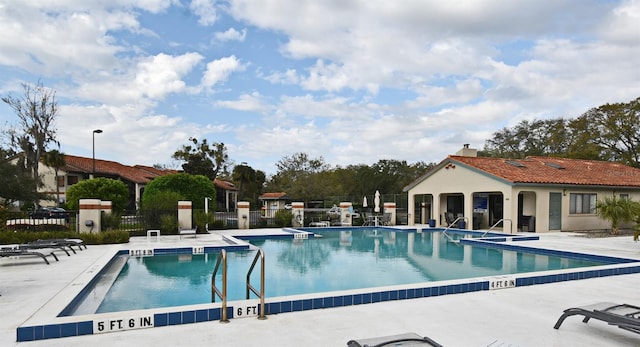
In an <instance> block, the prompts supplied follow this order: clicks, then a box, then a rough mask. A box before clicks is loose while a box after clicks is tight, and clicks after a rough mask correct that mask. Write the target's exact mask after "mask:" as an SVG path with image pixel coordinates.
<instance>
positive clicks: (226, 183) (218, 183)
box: [213, 178, 238, 190]
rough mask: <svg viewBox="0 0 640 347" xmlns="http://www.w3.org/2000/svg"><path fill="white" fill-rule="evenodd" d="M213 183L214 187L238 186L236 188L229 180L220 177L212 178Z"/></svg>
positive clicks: (231, 188)
mask: <svg viewBox="0 0 640 347" xmlns="http://www.w3.org/2000/svg"><path fill="white" fill-rule="evenodd" d="M213 184H214V185H215V186H216V187H219V188H222V189H224V190H238V188H236V186H235V185H234V184H233V183H231V182H229V181H224V180H221V179H218V178H216V179H215V180H213Z"/></svg>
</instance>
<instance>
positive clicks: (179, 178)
mask: <svg viewBox="0 0 640 347" xmlns="http://www.w3.org/2000/svg"><path fill="white" fill-rule="evenodd" d="M163 192H174V193H177V194H179V196H180V197H181V199H180V200H188V201H191V203H192V206H193V208H194V209H196V208H197V209H201V208H204V199H205V198H211V199H212V201H215V198H216V188H215V186H214V185H213V181H211V180H210V179H208V178H207V177H205V176H200V175H189V174H185V173H180V174H174V175H166V176H160V177H156V178H154V179H153V181H151V182H149V184H147V185H146V187H145V189H144V194H143V195H142V206H143V207H144V206H152V205H153V204H154V201H155V203H157V198H156V197H155V196H156V195H158V194H162V193H163ZM154 207H157V206H154ZM176 208H177V202H176Z"/></svg>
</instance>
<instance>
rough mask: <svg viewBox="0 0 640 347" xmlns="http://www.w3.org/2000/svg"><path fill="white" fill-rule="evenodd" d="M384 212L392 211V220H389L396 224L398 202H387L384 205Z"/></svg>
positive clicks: (390, 222)
mask: <svg viewBox="0 0 640 347" xmlns="http://www.w3.org/2000/svg"><path fill="white" fill-rule="evenodd" d="M383 206H384V207H383V209H382V212H383V213H390V214H391V220H390V221H389V224H390V225H396V203H395V202H385V203H384V205H383Z"/></svg>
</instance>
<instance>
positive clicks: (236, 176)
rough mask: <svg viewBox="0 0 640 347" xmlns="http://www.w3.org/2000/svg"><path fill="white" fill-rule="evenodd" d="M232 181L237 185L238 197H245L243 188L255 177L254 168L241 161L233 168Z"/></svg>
mask: <svg viewBox="0 0 640 347" xmlns="http://www.w3.org/2000/svg"><path fill="white" fill-rule="evenodd" d="M232 177H233V181H234V182H235V183H236V184H237V185H238V196H239V199H241V200H242V199H244V198H245V194H244V193H245V188H246V187H247V186H248V185H249V184H250V183H251V182H253V181H255V179H256V170H254V169H253V168H252V167H251V166H248V165H246V164H245V163H242V164H240V165H236V166H235V167H234V168H233V176H232Z"/></svg>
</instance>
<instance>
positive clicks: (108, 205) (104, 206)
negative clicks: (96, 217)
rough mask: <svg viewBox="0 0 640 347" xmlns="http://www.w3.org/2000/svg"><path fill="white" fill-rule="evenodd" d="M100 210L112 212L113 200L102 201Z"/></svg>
mask: <svg viewBox="0 0 640 347" xmlns="http://www.w3.org/2000/svg"><path fill="white" fill-rule="evenodd" d="M100 206H101V208H100V210H101V211H102V212H104V213H105V214H111V201H100Z"/></svg>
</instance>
